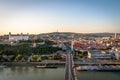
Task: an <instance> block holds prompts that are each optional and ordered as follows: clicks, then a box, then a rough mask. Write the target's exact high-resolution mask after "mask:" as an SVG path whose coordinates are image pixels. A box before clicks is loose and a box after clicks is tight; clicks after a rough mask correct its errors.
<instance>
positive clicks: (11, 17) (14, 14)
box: [0, 0, 120, 34]
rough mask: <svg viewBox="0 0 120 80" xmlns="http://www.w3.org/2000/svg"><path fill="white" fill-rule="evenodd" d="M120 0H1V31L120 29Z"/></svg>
mask: <svg viewBox="0 0 120 80" xmlns="http://www.w3.org/2000/svg"><path fill="white" fill-rule="evenodd" d="M119 4H120V0H0V34H7V33H8V32H12V33H21V32H23V33H34V34H38V33H46V32H55V31H57V30H58V31H60V32H77V33H91V32H93V33H94V32H120V5H119Z"/></svg>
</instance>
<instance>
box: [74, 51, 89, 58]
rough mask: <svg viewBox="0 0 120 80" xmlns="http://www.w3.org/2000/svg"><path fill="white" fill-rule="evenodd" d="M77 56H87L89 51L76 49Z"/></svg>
mask: <svg viewBox="0 0 120 80" xmlns="http://www.w3.org/2000/svg"><path fill="white" fill-rule="evenodd" d="M75 52H76V56H79V57H80V58H87V56H88V52H87V51H75Z"/></svg>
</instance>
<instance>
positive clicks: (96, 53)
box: [88, 51, 112, 59]
mask: <svg viewBox="0 0 120 80" xmlns="http://www.w3.org/2000/svg"><path fill="white" fill-rule="evenodd" d="M111 56H112V54H111V53H110V54H106V53H102V52H101V51H88V58H91V59H111Z"/></svg>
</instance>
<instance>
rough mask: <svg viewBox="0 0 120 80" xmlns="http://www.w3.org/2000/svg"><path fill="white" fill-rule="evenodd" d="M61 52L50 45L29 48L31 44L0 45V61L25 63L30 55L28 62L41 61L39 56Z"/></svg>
mask: <svg viewBox="0 0 120 80" xmlns="http://www.w3.org/2000/svg"><path fill="white" fill-rule="evenodd" d="M59 50H61V48H58V47H52V46H51V45H46V44H44V45H37V46H36V47H31V44H27V43H22V44H18V45H16V46H11V45H3V44H1V45H0V61H13V60H16V61H20V60H21V61H27V60H28V59H29V57H30V56H31V55H32V57H31V59H30V61H41V60H42V57H40V56H39V55H44V54H52V53H55V52H56V51H59Z"/></svg>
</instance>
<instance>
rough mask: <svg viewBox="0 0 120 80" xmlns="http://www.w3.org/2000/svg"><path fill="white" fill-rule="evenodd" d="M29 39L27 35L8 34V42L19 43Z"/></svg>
mask: <svg viewBox="0 0 120 80" xmlns="http://www.w3.org/2000/svg"><path fill="white" fill-rule="evenodd" d="M28 39H29V34H28V33H27V34H23V33H21V34H11V32H9V41H19V40H28Z"/></svg>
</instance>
